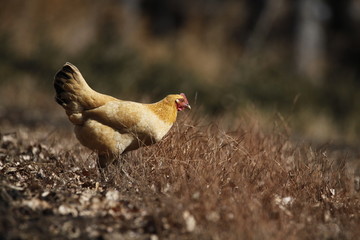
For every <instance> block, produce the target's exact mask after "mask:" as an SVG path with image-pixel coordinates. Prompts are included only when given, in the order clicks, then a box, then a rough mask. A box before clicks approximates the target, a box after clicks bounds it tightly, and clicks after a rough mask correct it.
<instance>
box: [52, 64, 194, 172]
mask: <svg viewBox="0 0 360 240" xmlns="http://www.w3.org/2000/svg"><path fill="white" fill-rule="evenodd" d="M54 87H55V90H56V96H55V100H56V102H57V103H58V104H60V105H61V106H62V107H63V108H64V109H65V111H66V114H67V116H68V118H69V120H70V121H71V122H72V123H73V124H74V125H75V135H76V137H77V139H78V140H79V141H80V143H81V144H82V145H84V146H86V147H87V148H89V149H91V150H93V151H96V152H97V153H98V156H99V165H100V167H102V168H103V167H106V166H107V165H108V164H110V163H111V162H112V161H113V160H115V159H116V158H118V157H119V156H120V155H121V154H122V153H124V152H127V151H131V150H134V149H137V148H139V147H141V146H146V145H150V144H153V143H156V142H158V141H160V140H161V139H162V138H163V137H164V136H165V135H166V133H167V132H168V131H169V130H170V128H171V127H172V125H173V123H174V122H175V121H176V117H177V112H178V111H182V110H184V109H186V108H188V109H190V105H189V102H188V100H187V98H186V96H185V94H183V93H181V94H171V95H168V96H166V97H165V98H164V99H162V100H160V101H159V102H156V103H152V104H143V103H137V102H131V101H124V100H119V99H117V98H114V97H111V96H108V95H105V94H101V93H98V92H96V91H94V90H93V89H91V88H90V87H89V85H88V84H87V83H86V81H85V79H84V78H83V76H82V75H81V73H80V71H79V70H78V69H77V68H76V67H75V66H74V65H72V64H71V63H66V64H65V65H64V66H63V67H62V68H61V69H60V70H59V71H58V72H57V73H56V75H55V80H54Z"/></svg>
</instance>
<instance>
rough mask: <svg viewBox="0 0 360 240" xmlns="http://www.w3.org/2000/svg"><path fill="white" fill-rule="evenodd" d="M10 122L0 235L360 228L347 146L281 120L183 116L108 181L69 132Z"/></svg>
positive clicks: (317, 234) (274, 233)
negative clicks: (323, 141)
mask: <svg viewBox="0 0 360 240" xmlns="http://www.w3.org/2000/svg"><path fill="white" fill-rule="evenodd" d="M274 126H275V125H274ZM1 129H2V132H1V140H0V171H1V175H0V176H1V185H0V187H1V192H0V216H1V217H0V222H1V225H0V233H1V235H2V236H3V239H55V238H56V239H70V238H72V239H75V238H87V239H152V240H153V239H355V238H356V236H358V235H359V233H360V230H359V228H358V226H359V223H360V216H359V212H360V201H359V193H358V192H356V191H355V190H354V175H353V173H351V172H350V171H348V170H347V167H346V165H347V163H346V160H347V159H346V156H345V155H342V156H338V157H337V158H336V159H334V158H330V157H328V156H327V152H326V149H322V150H316V151H315V150H312V149H311V147H309V146H306V145H305V144H295V143H293V142H292V141H290V140H289V137H288V136H287V134H285V132H284V131H283V130H282V129H281V128H280V127H274V129H273V131H271V132H270V133H265V132H264V131H262V130H261V129H259V127H257V124H256V123H254V122H251V121H246V120H244V121H242V124H241V126H240V127H239V128H238V129H237V130H235V131H231V132H227V131H224V130H223V129H221V128H220V127H218V126H216V125H215V124H211V125H208V124H202V123H200V122H194V121H189V120H186V121H183V122H181V123H179V124H177V125H176V126H175V127H174V128H173V129H172V131H171V133H170V134H169V135H168V136H167V137H166V138H165V139H164V140H163V141H162V142H160V143H159V144H157V145H154V146H151V147H147V148H143V149H141V150H138V151H134V152H131V153H129V154H128V155H125V156H124V157H123V159H122V160H121V161H118V162H117V163H116V164H114V165H112V166H110V167H109V168H108V169H107V170H106V172H105V179H104V178H102V177H101V175H100V174H99V172H98V170H97V168H96V167H95V166H96V165H95V155H94V154H91V153H90V152H89V151H87V150H86V149H84V148H82V147H81V146H79V144H77V143H76V141H75V140H74V139H73V138H70V137H69V136H70V135H66V134H67V133H64V132H66V131H64V132H54V133H53V134H51V135H49V132H51V131H50V129H51V128H49V130H47V128H46V127H45V128H44V127H43V128H42V129H37V128H34V129H26V128H19V129H18V130H17V131H15V132H6V131H4V130H3V129H4V128H1ZM36 133H43V136H42V137H41V136H40V135H41V134H36ZM64 136H67V137H66V138H64ZM69 139H70V140H69Z"/></svg>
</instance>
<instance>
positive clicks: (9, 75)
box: [0, 0, 360, 144]
mask: <svg viewBox="0 0 360 240" xmlns="http://www.w3.org/2000/svg"><path fill="white" fill-rule="evenodd" d="M67 61H69V62H71V63H73V64H75V65H76V66H77V67H78V68H79V69H80V70H81V72H82V74H83V75H84V77H85V79H86V80H87V81H88V82H89V84H90V85H91V86H92V87H93V88H94V89H96V90H98V91H100V92H103V93H108V94H111V95H114V96H116V97H119V98H122V99H129V100H137V101H144V102H146V101H157V100H159V99H161V98H162V97H163V96H165V95H166V94H168V93H179V92H185V93H186V94H187V95H188V98H189V99H190V101H191V103H192V106H193V110H192V111H195V112H196V115H198V116H202V115H204V116H206V117H207V118H209V119H213V118H217V119H219V118H221V119H226V122H227V124H228V125H230V126H231V125H232V124H233V123H234V122H236V120H237V119H239V118H240V116H243V115H244V114H249V112H252V115H254V113H256V114H255V115H256V116H257V117H256V118H257V121H259V123H260V124H265V125H266V124H267V125H269V126H271V125H272V124H273V120H271V119H273V117H274V116H275V118H277V119H279V120H280V122H282V124H284V125H285V126H286V127H289V129H292V133H293V134H294V135H295V136H301V137H305V138H308V139H312V140H314V141H329V140H331V141H332V140H334V141H340V142H344V143H352V144H354V143H355V144H356V143H357V142H359V140H360V94H359V90H358V89H359V87H360V1H358V0H342V1H338V0H328V1H325V0H297V1H293V0H196V1H195V0H104V1H95V0H92V1H91V0H32V1H21V0H4V1H2V4H1V9H0V125H1V124H2V125H3V126H4V124H13V125H14V124H15V125H16V124H25V125H29V126H30V125H36V124H41V122H44V121H52V120H51V119H53V118H56V116H59V119H62V120H64V121H66V118H65V114H64V112H63V110H62V109H61V108H60V107H59V106H57V105H56V103H55V102H54V101H53V96H54V90H53V86H52V81H53V76H54V75H55V73H56V71H57V70H58V69H59V68H60V67H61V66H62V65H63V64H64V63H65V62H67ZM194 106H195V107H194ZM54 123H55V122H54ZM69 126H70V125H69Z"/></svg>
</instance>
